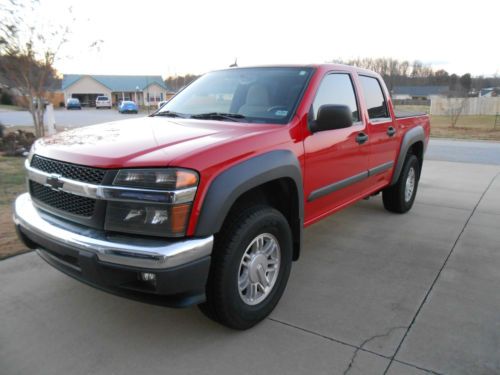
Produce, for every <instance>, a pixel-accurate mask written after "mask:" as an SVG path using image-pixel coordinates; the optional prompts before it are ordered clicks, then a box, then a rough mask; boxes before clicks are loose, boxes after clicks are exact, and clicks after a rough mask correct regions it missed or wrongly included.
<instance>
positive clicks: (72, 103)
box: [66, 98, 82, 109]
mask: <svg viewBox="0 0 500 375" xmlns="http://www.w3.org/2000/svg"><path fill="white" fill-rule="evenodd" d="M66 109H82V105H81V104H80V100H78V99H77V98H69V99H68V101H67V102H66Z"/></svg>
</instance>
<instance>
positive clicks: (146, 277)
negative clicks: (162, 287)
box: [141, 272, 156, 281]
mask: <svg viewBox="0 0 500 375" xmlns="http://www.w3.org/2000/svg"><path fill="white" fill-rule="evenodd" d="M141 280H142V281H156V275H155V274H154V273H151V272H141Z"/></svg>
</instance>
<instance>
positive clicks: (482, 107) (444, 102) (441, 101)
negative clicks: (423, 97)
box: [431, 97, 500, 116]
mask: <svg viewBox="0 0 500 375" xmlns="http://www.w3.org/2000/svg"><path fill="white" fill-rule="evenodd" d="M457 111H458V112H460V113H461V114H462V115H496V114H500V97H496V98H442V97H432V98H431V115H443V116H449V115H452V114H453V113H457Z"/></svg>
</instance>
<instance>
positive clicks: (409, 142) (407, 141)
mask: <svg viewBox="0 0 500 375" xmlns="http://www.w3.org/2000/svg"><path fill="white" fill-rule="evenodd" d="M417 142H422V143H423V144H424V146H425V131H424V128H423V127H422V126H421V125H418V126H416V127H414V128H411V129H410V130H408V131H407V132H406V134H405V135H404V136H403V141H402V142H401V148H400V150H399V156H398V160H397V161H396V167H395V168H394V174H393V175H392V181H391V185H394V184H395V183H396V182H397V181H398V179H399V175H400V174H401V171H402V170H403V165H404V163H405V159H406V154H407V153H408V150H409V149H410V147H411V146H413V145H414V144H415V143H417Z"/></svg>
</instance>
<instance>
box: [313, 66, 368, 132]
mask: <svg viewBox="0 0 500 375" xmlns="http://www.w3.org/2000/svg"><path fill="white" fill-rule="evenodd" d="M325 104H337V105H346V106H348V107H349V108H350V109H351V112H352V121H353V122H356V121H359V112H358V104H357V103H356V95H355V94H354V87H353V85H352V81H351V78H350V77H349V74H345V73H334V74H329V75H327V76H326V77H325V78H324V79H323V81H322V82H321V85H320V86H319V89H318V92H317V93H316V98H315V99H314V102H313V106H312V108H311V112H312V115H313V120H316V118H317V116H318V111H319V108H320V107H321V106H322V105H325Z"/></svg>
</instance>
